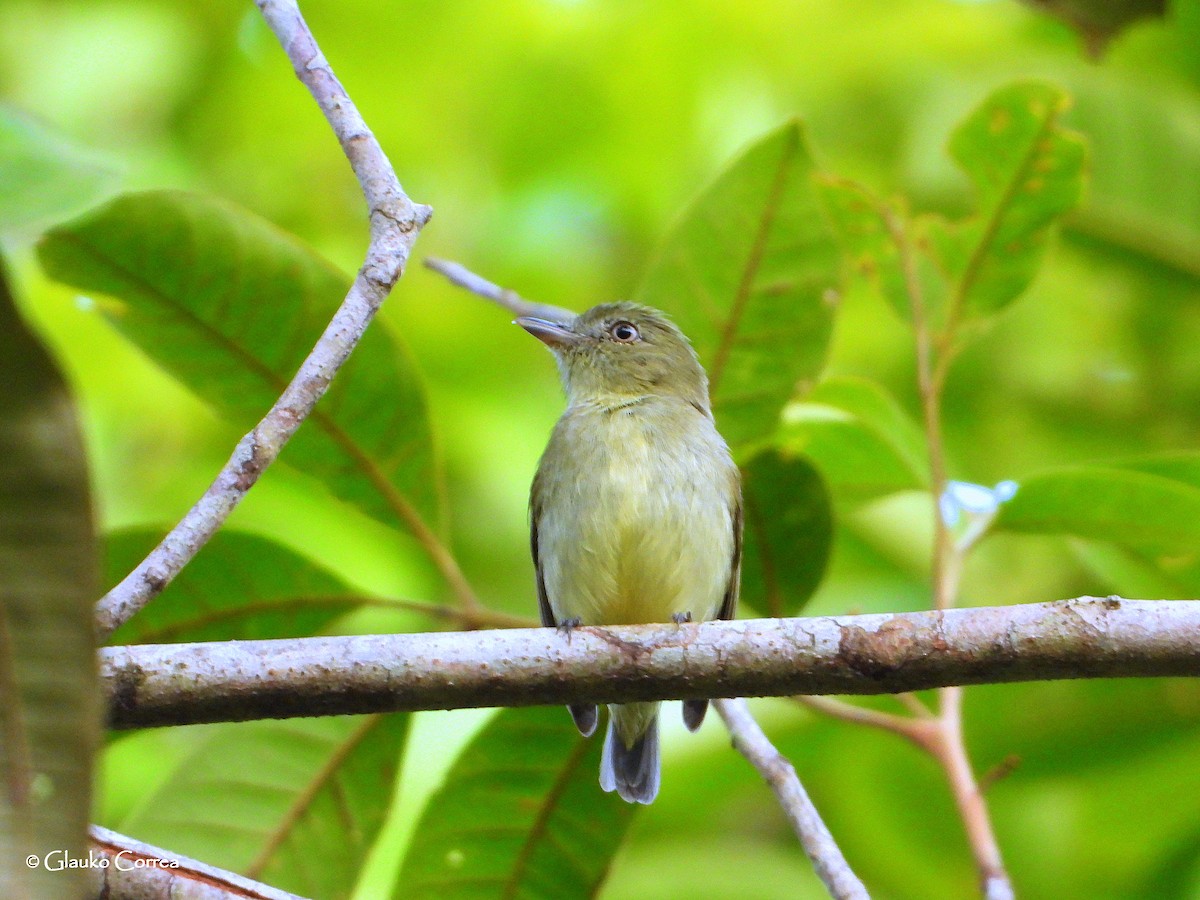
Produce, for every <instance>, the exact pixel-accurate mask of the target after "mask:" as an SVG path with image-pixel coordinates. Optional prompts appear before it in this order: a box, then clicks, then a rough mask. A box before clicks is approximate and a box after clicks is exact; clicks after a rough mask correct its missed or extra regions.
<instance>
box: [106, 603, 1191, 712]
mask: <svg viewBox="0 0 1200 900" xmlns="http://www.w3.org/2000/svg"><path fill="white" fill-rule="evenodd" d="M101 665H102V678H103V681H104V684H105V686H106V689H107V696H108V700H109V704H110V709H109V718H110V722H111V724H112V726H113V727H116V728H134V727H145V726H154V725H176V724H187V723H194V722H219V721H240V720H246V719H261V718H286V717H292V716H320V715H335V714H346V713H366V712H380V711H390V710H416V709H457V708H462V707H486V706H528V705H537V704H560V703H567V702H572V701H583V700H586V701H592V702H600V703H614V702H615V703H625V702H629V701H634V700H652V699H678V698H700V697H753V696H774V695H788V694H884V693H897V692H901V691H912V690H919V689H924V688H932V687H940V686H946V685H955V684H985V683H998V682H1009V681H1035V680H1042V679H1060V678H1108V677H1135V676H1165V675H1178V676H1186V675H1198V674H1200V601H1194V600H1187V601H1183V600H1178V601H1145V600H1122V599H1119V598H1095V597H1082V598H1079V599H1075V600H1063V601H1059V602H1055V603H1039V604H1030V605H1026V606H1007V607H983V608H977V609H953V610H946V611H942V612H917V613H903V614H895V615H891V614H877V615H865V616H836V617H825V618H804V619H749V620H744V621H737V622H705V623H700V624H691V623H689V624H684V625H639V626H628V627H622V628H610V629H601V628H586V627H585V628H576V629H574V630H573V631H571V632H570V634H569V635H568V634H566V633H563V632H559V631H557V630H555V629H550V628H531V629H514V630H507V631H476V632H461V633H438V634H396V635H367V636H355V637H337V638H309V639H302V640H276V641H245V642H236V641H234V642H224V643H209V644H168V645H147V646H134V647H113V648H107V649H105V650H102V651H101Z"/></svg>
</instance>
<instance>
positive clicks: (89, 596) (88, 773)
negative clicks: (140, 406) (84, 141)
mask: <svg viewBox="0 0 1200 900" xmlns="http://www.w3.org/2000/svg"><path fill="white" fill-rule="evenodd" d="M2 263H3V261H2V260H0V384H3V385H4V388H3V390H0V560H2V563H0V569H2V570H3V577H0V897H28V898H34V900H36V898H49V900H56V898H59V897H73V896H74V897H81V896H83V895H84V894H85V893H86V884H87V882H86V880H85V879H84V878H83V877H82V876H83V874H84V873H82V872H80V871H79V870H78V869H76V870H70V871H58V872H56V871H52V870H50V869H47V868H46V867H44V866H39V867H36V868H30V867H28V866H26V864H25V857H26V856H27V855H29V854H36V855H37V856H38V857H39V858H45V857H46V855H47V854H49V853H51V852H52V851H57V852H59V853H63V854H65V856H66V858H68V859H81V858H85V855H86V851H85V846H86V844H85V841H86V833H87V823H88V815H89V812H90V804H91V780H92V757H93V754H94V753H95V750H96V746H97V744H98V742H99V737H100V709H99V705H98V704H97V702H96V698H97V696H98V694H97V691H98V687H97V684H96V671H95V632H94V629H93V620H92V603H93V602H94V601H95V599H96V597H97V596H98V594H99V591H98V590H97V588H98V584H97V581H98V579H97V577H96V576H97V571H96V547H95V537H94V535H93V531H92V510H91V495H90V492H89V489H88V467H87V460H86V459H85V456H84V449H83V441H82V438H81V436H80V433H79V427H78V424H77V422H76V418H75V407H74V404H73V402H72V400H71V397H70V394H69V393H68V391H67V386H66V383H65V382H64V380H63V377H62V375H61V374H60V373H59V371H58V369H57V367H56V366H55V364H54V362H53V360H52V359H51V358H50V355H49V354H48V353H47V352H46V350H45V349H44V348H43V346H42V344H41V343H40V342H39V341H38V339H37V337H36V336H35V335H34V334H33V333H32V332H31V331H30V330H29V329H28V328H27V327H26V325H25V323H24V322H23V321H22V320H21V318H20V316H19V315H18V313H17V308H16V304H15V303H14V301H13V296H12V294H11V292H10V290H9V287H8V280H7V276H6V273H5V271H4V266H3V264H2ZM51 858H53V857H51Z"/></svg>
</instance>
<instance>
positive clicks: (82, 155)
mask: <svg viewBox="0 0 1200 900" xmlns="http://www.w3.org/2000/svg"><path fill="white" fill-rule="evenodd" d="M114 181H115V173H114V172H113V170H112V169H111V168H110V167H108V166H107V165H105V164H104V163H102V162H101V161H100V160H99V159H98V158H97V157H96V156H94V155H93V154H90V153H87V152H86V151H84V150H82V149H80V148H79V147H76V146H75V145H73V144H71V143H70V142H69V141H67V140H66V139H65V138H63V137H61V136H60V135H57V134H55V133H54V132H53V131H51V130H50V129H49V128H48V127H46V126H45V125H43V124H42V123H40V122H37V121H35V120H34V119H32V118H30V117H29V116H27V115H25V114H23V113H21V112H20V111H18V110H16V109H14V108H13V107H11V106H7V105H5V104H2V103H0V235H8V234H11V233H14V232H16V233H22V232H31V233H36V232H37V231H39V230H40V229H41V228H44V227H45V226H47V225H49V224H51V223H52V222H54V221H56V220H58V219H61V218H64V217H66V216H69V215H73V214H74V213H77V212H79V210H81V209H82V208H83V207H84V206H86V205H87V204H89V203H93V202H95V201H97V200H99V199H100V197H101V196H103V194H104V193H105V192H106V191H107V190H108V189H109V188H110V187H111V185H112V184H113V182H114Z"/></svg>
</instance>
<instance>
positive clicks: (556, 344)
mask: <svg viewBox="0 0 1200 900" xmlns="http://www.w3.org/2000/svg"><path fill="white" fill-rule="evenodd" d="M516 324H518V325H520V326H521V327H522V328H524V329H525V330H526V331H528V332H529V333H530V334H532V335H533V336H534V337H536V338H537V339H538V340H540V341H541V342H542V343H544V344H545V345H546V346H547V347H549V348H550V349H551V350H552V351H554V355H555V357H556V358H557V360H558V367H559V371H560V372H561V373H562V380H563V386H564V387H565V388H566V391H567V397H568V400H569V402H571V403H577V402H583V403H587V402H596V403H609V402H615V403H621V402H626V401H628V400H634V399H637V398H639V397H651V396H659V397H661V396H669V397H678V398H680V399H683V400H685V401H687V402H689V403H692V404H693V405H696V406H698V407H699V408H700V409H703V410H705V411H707V410H708V408H709V404H708V378H707V377H706V376H705V374H704V369H703V368H702V367H701V365H700V360H699V359H698V358H697V357H696V351H695V350H693V349H692V345H691V344H690V343H689V342H688V339H687V338H686V337H685V336H684V334H683V332H682V331H680V330H679V329H678V328H677V327H676V326H675V324H674V323H673V322H671V320H670V319H668V318H667V317H666V316H665V315H664V314H663V313H661V312H659V311H658V310H656V309H651V308H650V307H648V306H640V305H638V304H636V303H604V304H601V305H600V306H593V307H592V308H591V309H589V310H588V311H587V312H584V313H581V314H580V315H578V316H576V317H575V318H574V319H567V320H554V319H542V318H535V317H531V316H523V317H521V318H519V319H517V320H516Z"/></svg>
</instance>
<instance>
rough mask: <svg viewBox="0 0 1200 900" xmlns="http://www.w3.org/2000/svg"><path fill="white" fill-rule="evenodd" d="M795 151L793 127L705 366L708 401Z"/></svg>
mask: <svg viewBox="0 0 1200 900" xmlns="http://www.w3.org/2000/svg"><path fill="white" fill-rule="evenodd" d="M799 150H800V136H799V133H798V131H797V129H796V127H795V126H794V125H793V126H791V127H789V129H788V132H787V141H786V143H785V144H784V147H783V152H782V153H781V154H780V158H779V163H778V164H777V166H776V169H775V174H774V176H773V177H772V179H771V188H770V191H769V193H768V194H767V203H766V206H765V208H764V209H763V212H762V215H761V216H760V217H759V220H758V228H757V229H756V230H755V233H754V240H753V241H752V242H751V244H750V252H749V255H748V256H747V258H746V263H745V265H744V266H743V269H742V278H741V280H740V281H739V283H738V288H737V293H735V294H734V298H733V306H732V307H731V309H730V311H729V317H728V318H727V319H726V320H725V325H724V327H723V328H722V329H721V335H720V341H719V343H718V344H717V349H716V352H715V353H714V354H713V361H712V364H711V365H710V366H709V371H708V377H709V395H710V396H712V397H715V396H716V395H717V390H718V388H719V387H720V384H721V376H722V375H723V374H724V371H725V364H726V363H727V362H728V360H729V354H730V353H731V352H732V350H733V342H734V340H735V337H736V333H737V329H738V326H739V324H740V323H741V319H742V315H743V314H744V313H745V310H746V305H747V304H748V303H749V301H750V291H751V288H752V287H753V284H754V280H755V278H756V277H757V275H758V270H759V268H760V267H761V265H762V259H763V255H764V254H765V253H766V247H767V240H768V236H769V234H770V230H771V226H772V225H773V224H774V222H775V216H776V214H777V213H778V212H779V207H780V205H781V199H782V196H783V190H784V187H785V186H786V184H787V181H788V170H789V168H790V166H791V163H792V160H793V159H794V158H795V157H796V154H797V153H798V152H799Z"/></svg>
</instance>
